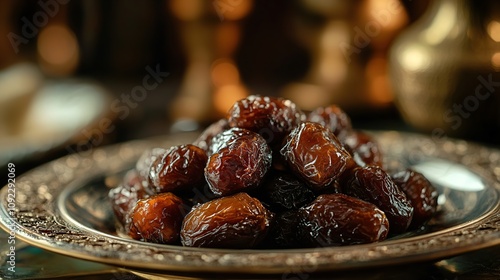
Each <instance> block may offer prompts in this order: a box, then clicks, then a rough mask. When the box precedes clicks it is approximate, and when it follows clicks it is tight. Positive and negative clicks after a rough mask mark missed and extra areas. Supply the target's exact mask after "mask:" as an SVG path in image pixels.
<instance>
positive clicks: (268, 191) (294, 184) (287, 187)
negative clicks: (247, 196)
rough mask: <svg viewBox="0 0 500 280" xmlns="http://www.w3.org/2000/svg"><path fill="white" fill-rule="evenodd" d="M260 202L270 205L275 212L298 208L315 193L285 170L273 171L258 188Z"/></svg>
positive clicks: (313, 197)
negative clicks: (260, 187)
mask: <svg viewBox="0 0 500 280" xmlns="http://www.w3.org/2000/svg"><path fill="white" fill-rule="evenodd" d="M259 193H262V195H260V196H259V198H260V199H261V201H262V202H264V203H267V204H269V205H270V207H271V208H270V209H271V210H273V211H275V212H282V211H286V210H293V209H299V208H300V207H302V206H304V205H306V204H309V203H311V202H312V201H313V200H314V199H315V198H316V195H315V194H314V192H313V191H312V190H310V189H309V188H307V186H306V184H305V183H304V182H302V181H300V180H299V179H298V178H297V177H295V176H293V175H292V174H290V173H286V172H274V173H272V174H270V175H269V176H268V178H266V180H265V181H264V183H262V189H259Z"/></svg>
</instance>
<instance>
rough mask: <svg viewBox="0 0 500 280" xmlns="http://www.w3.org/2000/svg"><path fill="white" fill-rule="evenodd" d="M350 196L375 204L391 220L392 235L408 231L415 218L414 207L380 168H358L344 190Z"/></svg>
mask: <svg viewBox="0 0 500 280" xmlns="http://www.w3.org/2000/svg"><path fill="white" fill-rule="evenodd" d="M342 190H343V192H345V193H346V194H348V195H351V196H354V197H357V198H359V199H362V200H364V201H368V202H371V203H373V204H375V205H376V206H377V207H378V208H380V209H381V210H382V211H384V213H385V215H386V216H387V218H388V219H389V223H390V226H391V233H392V234H394V233H402V232H404V231H406V229H407V228H408V226H409V225H410V222H411V219H412V217H413V206H412V205H411V203H410V201H409V200H408V199H407V198H406V195H405V194H404V192H403V191H402V190H401V189H400V188H399V187H398V186H397V185H396V184H395V183H394V182H393V181H392V179H391V177H390V176H389V175H388V174H387V173H386V172H385V171H384V170H383V169H382V168H380V167H378V166H365V167H357V168H355V169H354V171H353V172H352V177H351V179H350V180H349V181H348V183H347V185H346V186H343V188H342Z"/></svg>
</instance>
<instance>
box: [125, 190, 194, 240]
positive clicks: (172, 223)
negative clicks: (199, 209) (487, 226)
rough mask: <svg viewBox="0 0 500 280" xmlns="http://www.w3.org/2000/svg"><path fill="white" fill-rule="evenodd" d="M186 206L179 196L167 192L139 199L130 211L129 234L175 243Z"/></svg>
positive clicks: (138, 238)
mask: <svg viewBox="0 0 500 280" xmlns="http://www.w3.org/2000/svg"><path fill="white" fill-rule="evenodd" d="M186 208H187V206H186V204H184V201H183V200H182V199H181V198H179V197H178V196H176V195H174V194H173V193H169V192H167V193H161V194H156V195H153V196H150V197H149V198H145V199H141V200H139V201H138V202H137V205H136V206H135V207H134V209H132V212H131V213H130V229H129V235H130V236H131V237H132V238H134V239H137V240H144V241H147V242H153V243H162V244H173V243H176V242H177V241H179V234H180V230H181V225H182V220H183V218H184V213H185V212H187V211H186Z"/></svg>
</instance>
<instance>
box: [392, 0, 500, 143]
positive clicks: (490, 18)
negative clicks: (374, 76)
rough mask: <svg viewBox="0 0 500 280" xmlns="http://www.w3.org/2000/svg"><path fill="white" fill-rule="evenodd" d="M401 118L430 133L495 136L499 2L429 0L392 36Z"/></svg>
mask: <svg viewBox="0 0 500 280" xmlns="http://www.w3.org/2000/svg"><path fill="white" fill-rule="evenodd" d="M390 75H391V81H392V86H393V89H394V94H395V101H396V105H397V107H398V109H399V111H400V112H401V114H402V116H403V118H404V119H405V120H406V121H407V122H408V123H409V124H411V125H412V126H414V127H415V128H417V129H419V130H421V131H425V132H429V133H432V135H433V136H434V137H438V138H441V137H445V136H453V137H463V138H469V139H481V140H488V141H495V142H497V143H498V140H499V139H500V2H499V1H495V0H488V1H472V0H435V1H434V2H433V3H432V4H431V6H430V8H429V10H428V11H427V12H426V14H424V15H423V16H422V18H421V19H419V20H418V21H417V22H416V23H415V24H413V25H412V26H410V28H408V29H407V30H405V32H403V33H402V34H401V36H400V37H399V38H398V39H397V40H396V41H395V43H394V45H393V47H392V48H391V53H390Z"/></svg>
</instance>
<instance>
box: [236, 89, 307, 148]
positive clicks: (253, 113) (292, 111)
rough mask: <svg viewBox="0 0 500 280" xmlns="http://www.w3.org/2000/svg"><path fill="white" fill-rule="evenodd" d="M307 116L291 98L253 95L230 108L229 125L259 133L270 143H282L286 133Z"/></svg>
mask: <svg viewBox="0 0 500 280" xmlns="http://www.w3.org/2000/svg"><path fill="white" fill-rule="evenodd" d="M305 118H306V116H305V114H304V113H303V112H302V111H301V110H300V109H299V108H298V107H297V106H296V105H295V103H293V102H291V101H290V100H287V99H283V98H275V97H267V96H265V97H263V96H257V95H251V96H249V97H247V98H245V99H242V100H240V101H238V102H236V103H235V104H234V105H233V107H231V109H230V110H229V118H228V119H229V125H230V126H231V127H240V128H245V129H248V130H251V131H253V132H256V133H259V134H260V135H261V136H262V137H263V138H264V139H265V140H266V142H267V143H268V144H270V145H271V146H274V145H275V144H278V145H279V144H281V141H282V139H283V137H285V135H286V134H287V133H288V132H290V131H291V130H292V129H293V128H294V127H296V126H297V125H299V124H300V123H301V122H302V121H304V120H305Z"/></svg>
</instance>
